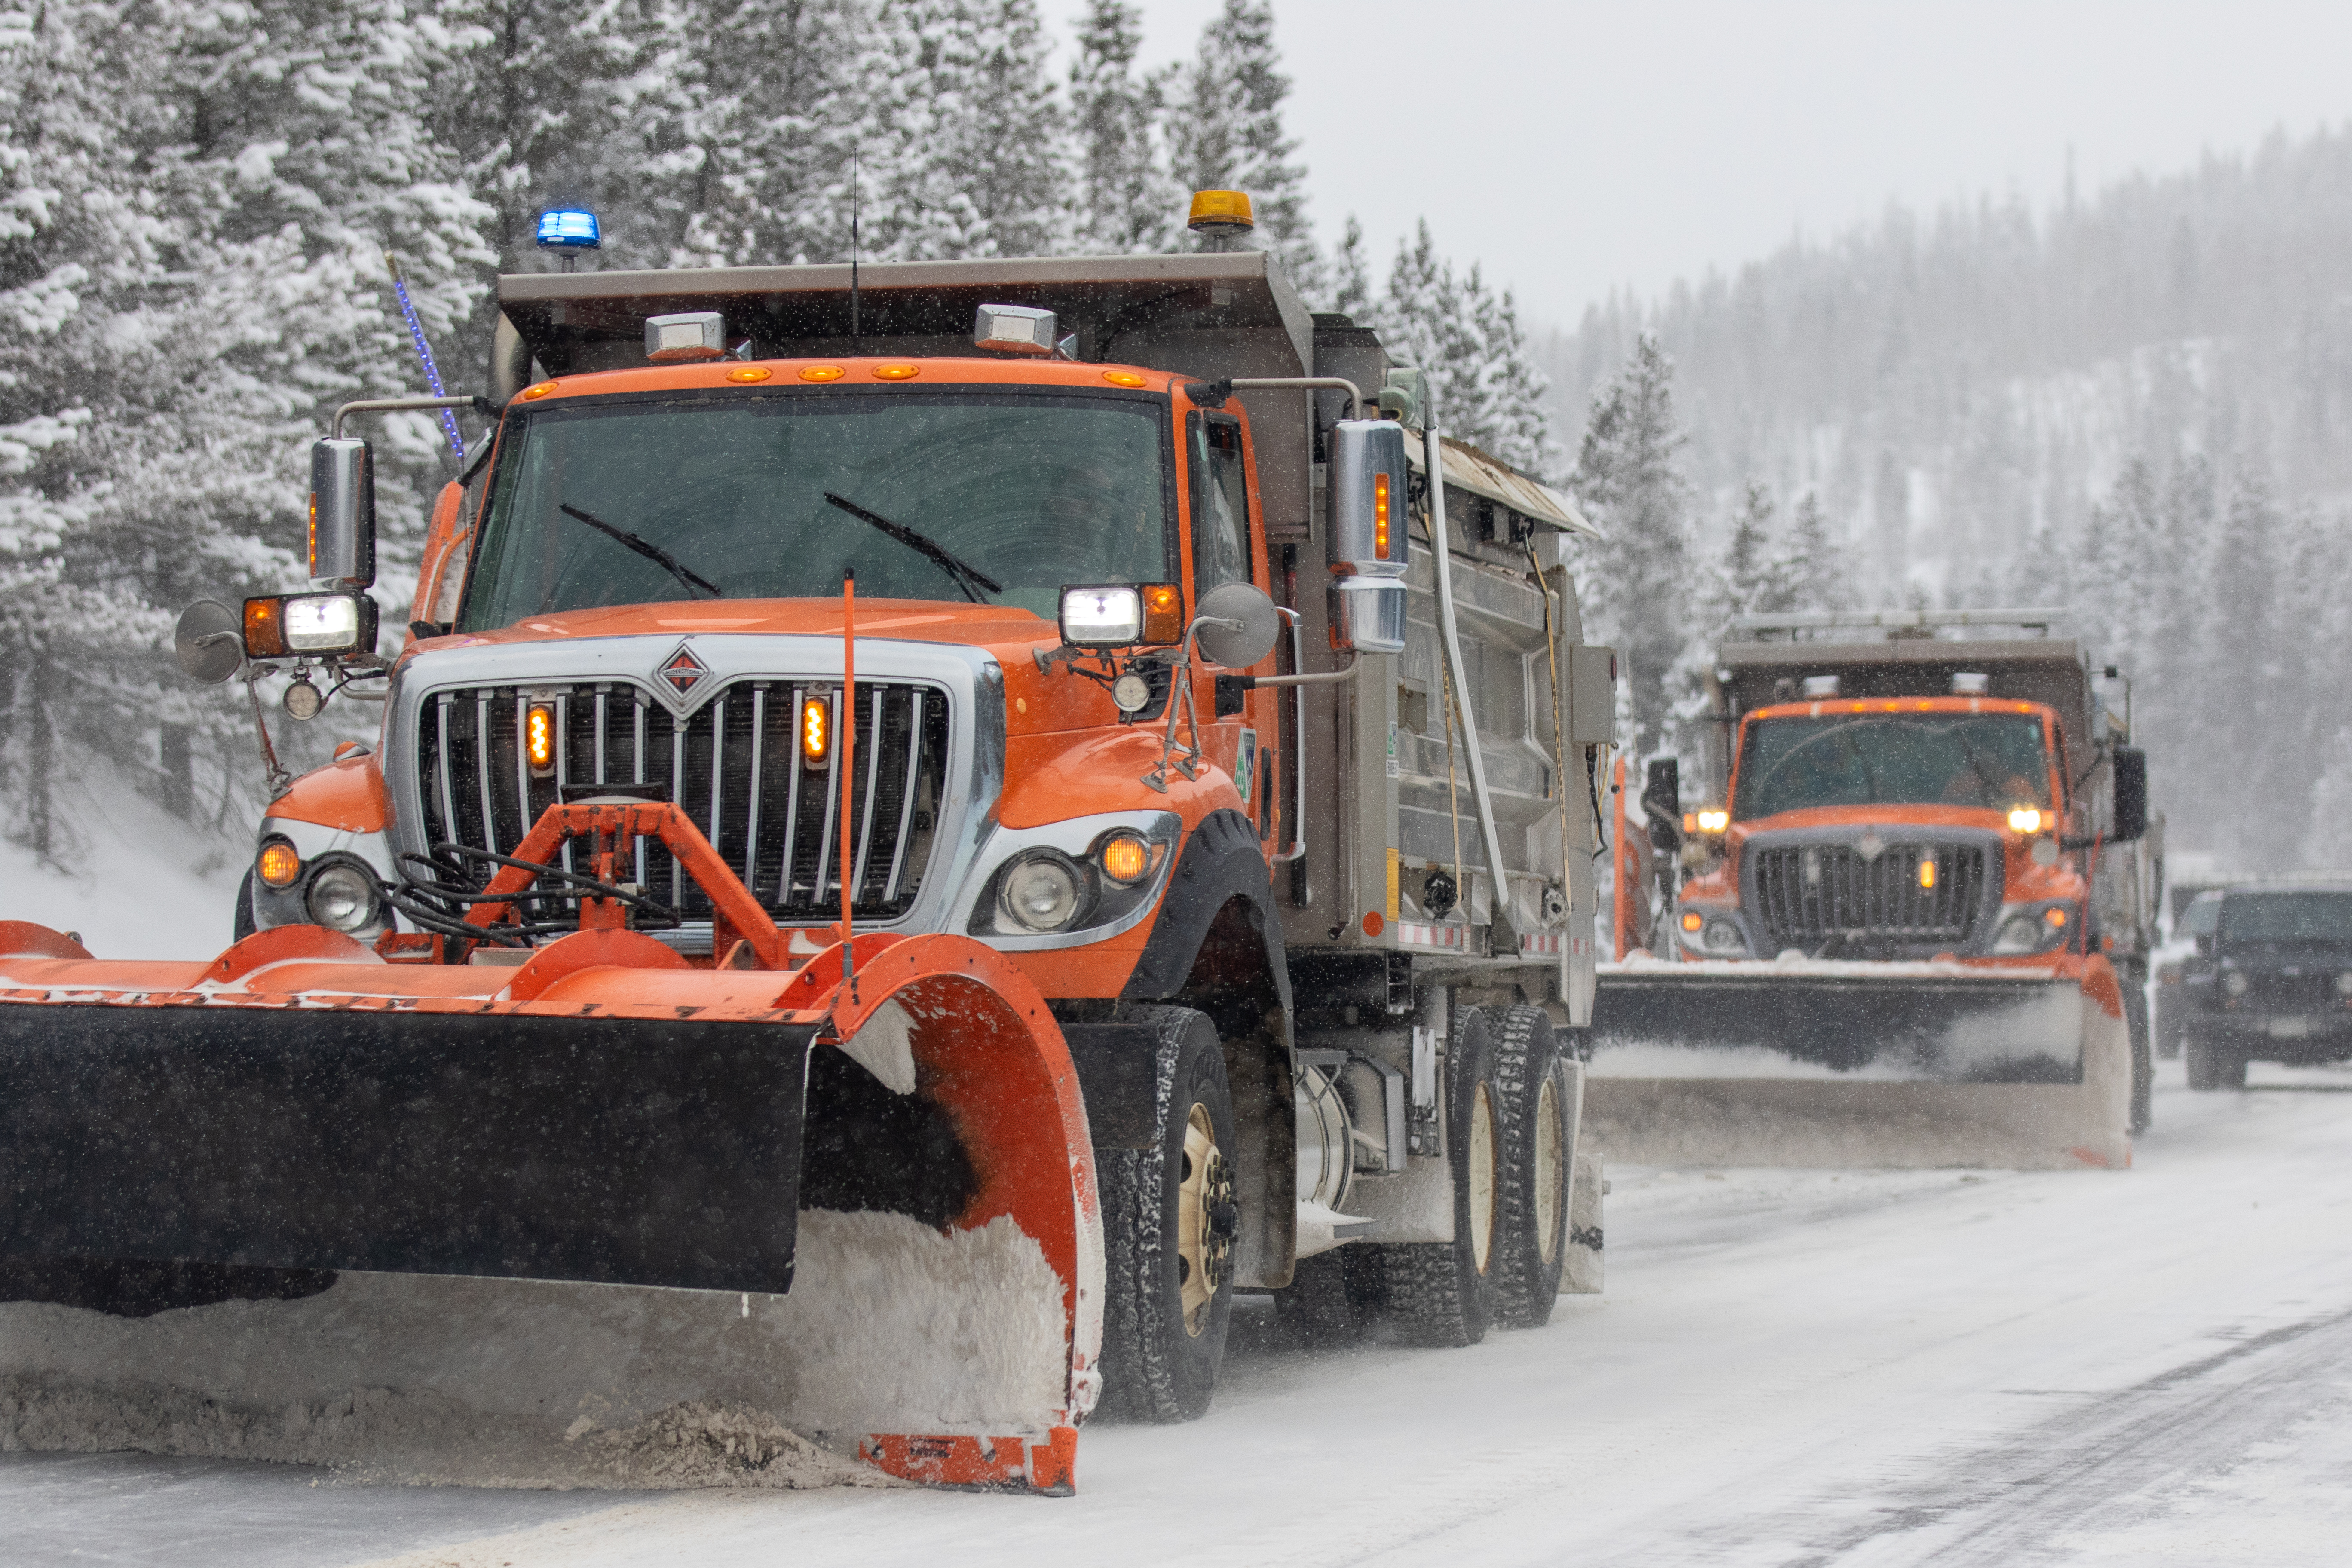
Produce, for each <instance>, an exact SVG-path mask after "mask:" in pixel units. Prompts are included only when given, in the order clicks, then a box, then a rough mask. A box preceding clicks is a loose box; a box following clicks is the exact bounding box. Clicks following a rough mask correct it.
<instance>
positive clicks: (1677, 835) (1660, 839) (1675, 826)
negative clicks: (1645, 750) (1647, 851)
mask: <svg viewBox="0 0 2352 1568" xmlns="http://www.w3.org/2000/svg"><path fill="white" fill-rule="evenodd" d="M1642 810H1643V813H1644V814H1645V815H1647V816H1648V817H1649V819H1650V847H1652V848H1654V849H1660V850H1664V851H1666V852H1668V853H1672V852H1673V851H1674V850H1676V849H1679V848H1681V847H1682V842H1683V765H1682V763H1680V762H1679V761H1677V760H1676V759H1675V758H1673V757H1653V758H1652V759H1650V771H1649V776H1648V778H1647V779H1646V780H1644V781H1643V785H1642Z"/></svg>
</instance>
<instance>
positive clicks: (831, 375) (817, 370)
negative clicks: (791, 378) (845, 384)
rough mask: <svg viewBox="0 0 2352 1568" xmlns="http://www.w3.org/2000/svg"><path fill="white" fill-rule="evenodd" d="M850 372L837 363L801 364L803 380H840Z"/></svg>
mask: <svg viewBox="0 0 2352 1568" xmlns="http://www.w3.org/2000/svg"><path fill="white" fill-rule="evenodd" d="M846 374H849V373H848V372H846V371H845V370H843V369H842V368H841V367H840V366H839V365H837V364H804V365H803V366H801V379H802V380H803V381H839V380H840V379H841V378H842V377H843V376H845V375H846Z"/></svg>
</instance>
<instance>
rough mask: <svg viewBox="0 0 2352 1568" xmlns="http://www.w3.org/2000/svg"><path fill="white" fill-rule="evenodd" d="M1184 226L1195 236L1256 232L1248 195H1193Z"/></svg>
mask: <svg viewBox="0 0 2352 1568" xmlns="http://www.w3.org/2000/svg"><path fill="white" fill-rule="evenodd" d="M1184 226H1185V227H1186V228H1189V229H1191V230H1192V232H1193V233H1194V234H1218V233H1226V234H1238V233H1241V232H1243V231H1244V230H1246V229H1252V228H1255V227H1256V226H1257V219H1256V217H1255V216H1254V215H1253V214H1252V213H1251V211H1250V199H1249V193H1248V192H1247V191H1194V192H1193V193H1192V211H1191V212H1190V213H1189V214H1187V215H1186V216H1185V218H1184Z"/></svg>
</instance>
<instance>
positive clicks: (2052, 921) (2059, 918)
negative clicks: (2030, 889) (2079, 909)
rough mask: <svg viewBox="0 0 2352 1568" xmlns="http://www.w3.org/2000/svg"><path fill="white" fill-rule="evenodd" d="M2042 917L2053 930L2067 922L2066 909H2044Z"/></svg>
mask: <svg viewBox="0 0 2352 1568" xmlns="http://www.w3.org/2000/svg"><path fill="white" fill-rule="evenodd" d="M2042 920H2043V921H2044V922H2046V923H2047V924H2048V925H2049V926H2050V928H2051V929H2052V930H2053V931H2055V930H2056V929H2057V928H2058V927H2060V926H2062V925H2064V924H2065V923H2066V911H2065V910H2042Z"/></svg>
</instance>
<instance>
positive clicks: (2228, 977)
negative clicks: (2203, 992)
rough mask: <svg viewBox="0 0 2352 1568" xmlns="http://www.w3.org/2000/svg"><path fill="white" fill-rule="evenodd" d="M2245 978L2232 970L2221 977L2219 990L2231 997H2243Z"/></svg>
mask: <svg viewBox="0 0 2352 1568" xmlns="http://www.w3.org/2000/svg"><path fill="white" fill-rule="evenodd" d="M2246 984H2247V982H2246V977H2245V976H2244V975H2243V974H2241V973H2238V971H2236V970H2234V969H2233V970H2231V971H2230V973H2227V974H2225V975H2223V976H2221V989H2222V990H2224V991H2227V992H2228V993H2229V994H2231V995H2232V996H2243V995H2244V994H2246Z"/></svg>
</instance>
